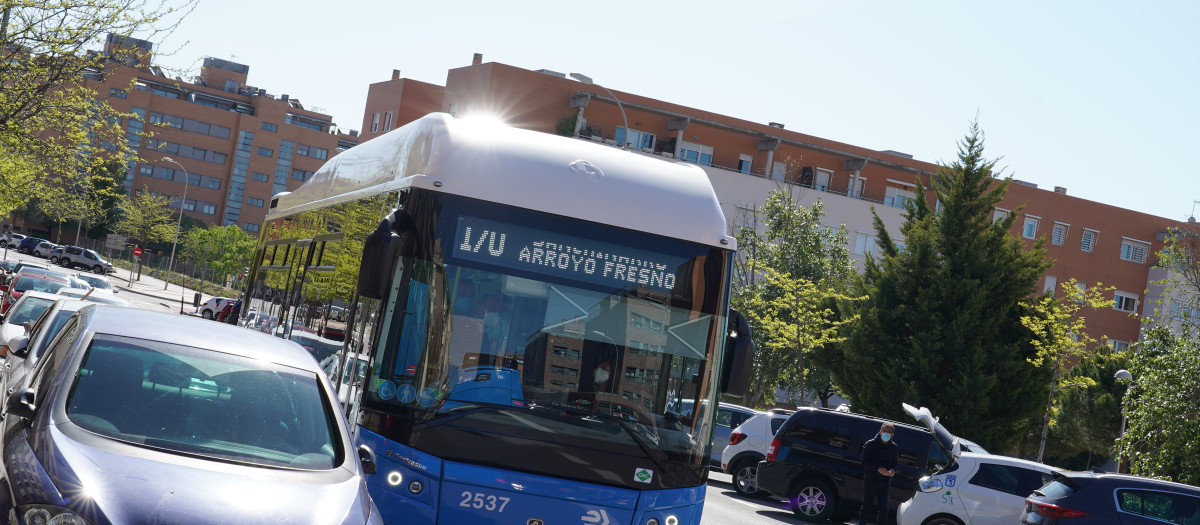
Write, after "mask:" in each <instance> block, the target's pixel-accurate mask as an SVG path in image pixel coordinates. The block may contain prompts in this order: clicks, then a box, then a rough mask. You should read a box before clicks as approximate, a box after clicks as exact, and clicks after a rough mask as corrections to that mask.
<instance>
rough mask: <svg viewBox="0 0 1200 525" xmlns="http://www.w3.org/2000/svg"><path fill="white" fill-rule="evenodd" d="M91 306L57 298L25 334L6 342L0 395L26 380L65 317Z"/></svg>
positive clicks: (1, 349)
mask: <svg viewBox="0 0 1200 525" xmlns="http://www.w3.org/2000/svg"><path fill="white" fill-rule="evenodd" d="M95 304H96V303H93V302H88V301H76V300H74V299H68V298H65V297H58V298H57V299H55V301H54V302H53V303H51V304H50V307H49V308H47V309H46V311H44V312H42V315H41V316H40V317H38V318H37V320H36V321H34V322H33V323H32V324H31V325H30V327H29V331H28V333H26V334H25V335H22V336H19V337H15V338H13V339H10V340H9V341H8V344H7V345H6V346H4V347H0V353H3V354H6V355H7V357H6V358H5V361H4V368H3V369H2V371H0V392H8V391H9V389H14V388H18V387H24V386H25V378H27V377H29V373H30V372H32V371H33V366H34V365H35V364H37V361H38V359H40V358H41V356H42V351H43V350H45V348H46V347H47V346H48V345H49V343H50V341H51V340H53V339H54V336H55V335H57V334H58V332H59V329H61V328H62V327H63V325H64V324H66V322H67V318H69V317H71V315H72V314H74V313H75V312H77V311H79V310H80V309H82V308H83V307H85V306H88V305H95Z"/></svg>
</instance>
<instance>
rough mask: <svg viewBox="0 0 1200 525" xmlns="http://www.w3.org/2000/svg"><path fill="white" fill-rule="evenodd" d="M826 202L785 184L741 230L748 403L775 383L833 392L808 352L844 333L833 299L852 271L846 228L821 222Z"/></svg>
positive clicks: (758, 401)
mask: <svg viewBox="0 0 1200 525" xmlns="http://www.w3.org/2000/svg"><path fill="white" fill-rule="evenodd" d="M824 217H825V213H824V211H823V206H822V204H821V202H820V201H817V202H816V203H814V204H813V205H812V207H810V208H805V207H803V206H800V205H799V204H797V203H796V201H795V198H794V196H793V195H792V194H791V193H790V192H789V191H787V190H783V189H780V190H776V191H773V192H771V194H770V195H768V197H767V199H766V201H764V203H763V205H762V207H761V208H760V209H758V210H756V211H755V214H754V216H753V217H751V219H752V220H751V224H752V225H754V226H756V227H758V228H752V227H748V228H745V229H743V230H742V231H741V232H739V235H738V243H739V246H740V250H739V252H738V264H737V265H736V268H735V272H736V275H737V276H738V277H737V282H736V286H735V289H734V295H733V304H734V308H737V309H738V311H740V312H742V314H743V315H745V316H746V318H747V320H748V321H749V322H750V324H751V326H752V328H753V336H754V342H755V348H756V351H755V357H754V366H753V375H752V377H751V381H750V385H751V387H750V397H749V399H748V400H747V401H745V402H746V403H747V404H749V405H751V406H767V405H771V404H773V403H774V402H775V401H776V399H775V391H776V388H779V387H782V388H783V389H784V390H786V391H789V392H793V393H800V394H803V393H805V392H817V393H818V396H819V397H822V399H823V400H825V399H828V397H829V394H830V392H831V390H832V383H831V379H830V376H829V373H828V371H827V370H825V369H824V368H822V367H819V366H814V363H813V362H812V361H811V360H809V359H808V358H809V357H811V355H812V354H813V353H814V352H816V351H818V350H819V349H821V348H824V347H825V346H826V345H830V344H835V343H836V342H838V341H840V340H841V339H842V336H841V330H840V327H841V326H842V325H843V324H845V323H846V322H849V321H852V319H842V318H841V316H840V315H839V313H838V310H837V309H836V305H838V304H840V303H844V302H847V301H850V300H851V298H850V297H848V296H847V295H845V290H846V288H847V286H848V280H849V278H850V276H851V275H853V273H854V269H853V266H852V265H851V263H850V257H849V253H848V252H847V249H846V238H847V234H846V229H845V227H844V226H843V227H841V228H836V229H835V228H829V227H827V226H825V224H823V223H822V219H823V218H824Z"/></svg>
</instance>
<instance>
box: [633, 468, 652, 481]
mask: <svg viewBox="0 0 1200 525" xmlns="http://www.w3.org/2000/svg"><path fill="white" fill-rule="evenodd" d="M652 479H654V471H653V470H650V469H647V468H639V469H635V470H634V471H633V480H634V481H637V482H639V483H650V480H652Z"/></svg>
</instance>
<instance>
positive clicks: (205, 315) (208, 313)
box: [200, 309, 212, 319]
mask: <svg viewBox="0 0 1200 525" xmlns="http://www.w3.org/2000/svg"><path fill="white" fill-rule="evenodd" d="M200 317H203V318H205V319H212V310H209V309H205V310H204V311H202V312H200Z"/></svg>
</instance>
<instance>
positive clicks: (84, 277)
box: [75, 272, 117, 293]
mask: <svg viewBox="0 0 1200 525" xmlns="http://www.w3.org/2000/svg"><path fill="white" fill-rule="evenodd" d="M75 278H76V279H79V280H80V281H83V282H85V283H87V284H88V286H90V287H92V288H95V289H96V291H97V292H105V293H117V288H116V287H114V286H113V285H112V282H111V281H109V280H108V277H105V276H103V275H95V274H90V273H82V272H80V273H77V274H75Z"/></svg>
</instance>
